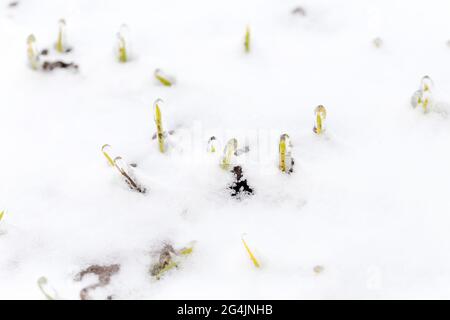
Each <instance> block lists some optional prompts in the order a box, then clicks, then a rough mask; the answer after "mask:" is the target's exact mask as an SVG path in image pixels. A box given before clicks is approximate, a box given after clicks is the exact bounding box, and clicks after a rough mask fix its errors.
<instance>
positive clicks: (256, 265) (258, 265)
mask: <svg viewBox="0 0 450 320" xmlns="http://www.w3.org/2000/svg"><path fill="white" fill-rule="evenodd" d="M241 240H242V243H243V244H244V247H245V250H246V251H247V253H248V255H249V257H250V260H252V262H253V265H254V266H255V267H256V268H259V267H261V265H260V264H259V261H258V259H256V257H255V255H254V254H253V252H252V251H251V250H250V248H249V246H248V245H247V242H245V240H244V235H242V237H241Z"/></svg>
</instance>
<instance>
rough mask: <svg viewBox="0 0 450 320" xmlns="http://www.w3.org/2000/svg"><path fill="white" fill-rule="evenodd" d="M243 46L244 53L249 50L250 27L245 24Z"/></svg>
mask: <svg viewBox="0 0 450 320" xmlns="http://www.w3.org/2000/svg"><path fill="white" fill-rule="evenodd" d="M244 48H245V52H246V53H249V52H250V27H249V26H247V29H246V31H245V40H244Z"/></svg>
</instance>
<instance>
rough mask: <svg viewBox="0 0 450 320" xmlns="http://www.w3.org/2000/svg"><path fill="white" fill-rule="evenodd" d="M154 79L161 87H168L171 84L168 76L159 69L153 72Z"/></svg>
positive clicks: (171, 81)
mask: <svg viewBox="0 0 450 320" xmlns="http://www.w3.org/2000/svg"><path fill="white" fill-rule="evenodd" d="M154 75H155V78H156V79H157V80H158V81H159V82H161V84H162V85H164V86H166V87H170V86H172V84H173V80H171V79H170V77H169V76H167V75H165V74H164V73H163V72H162V71H161V70H160V69H156V70H155V72H154Z"/></svg>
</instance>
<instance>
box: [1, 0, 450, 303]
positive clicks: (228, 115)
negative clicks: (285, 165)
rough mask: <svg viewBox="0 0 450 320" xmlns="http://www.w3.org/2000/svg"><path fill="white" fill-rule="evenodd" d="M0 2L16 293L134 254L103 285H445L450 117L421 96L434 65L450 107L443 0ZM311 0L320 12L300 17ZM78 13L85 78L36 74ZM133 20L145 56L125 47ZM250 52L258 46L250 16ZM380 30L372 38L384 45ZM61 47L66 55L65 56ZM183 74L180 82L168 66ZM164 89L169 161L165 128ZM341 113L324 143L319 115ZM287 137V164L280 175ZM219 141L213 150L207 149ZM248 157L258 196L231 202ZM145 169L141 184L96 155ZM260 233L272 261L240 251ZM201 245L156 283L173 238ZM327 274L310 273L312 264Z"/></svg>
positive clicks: (33, 295) (379, 290)
mask: <svg viewBox="0 0 450 320" xmlns="http://www.w3.org/2000/svg"><path fill="white" fill-rule="evenodd" d="M8 3H9V1H1V3H0V39H1V44H0V51H1V59H0V70H1V72H0V86H1V92H0V119H1V125H0V148H1V149H0V150H1V158H0V165H1V168H2V169H1V170H0V181H1V184H0V211H1V210H6V213H5V216H4V218H3V220H2V221H0V299H13V298H25V299H44V298H45V297H44V296H43V295H42V293H41V292H40V291H39V288H38V286H37V284H36V283H37V280H38V279H39V278H40V277H41V276H45V277H47V279H48V281H49V284H50V285H51V286H52V287H53V288H54V289H55V290H56V291H57V293H58V296H59V297H60V298H62V299H78V298H79V292H80V290H81V289H82V288H84V287H86V286H87V285H89V284H92V283H95V282H96V280H95V277H91V278H86V279H85V280H83V281H82V282H76V281H74V277H75V275H76V274H77V273H78V272H79V271H81V270H82V269H84V268H86V267H87V266H89V265H92V264H100V265H106V264H113V263H118V264H120V265H121V270H120V272H119V273H118V274H117V275H114V276H112V278H111V283H110V284H109V285H108V286H106V287H104V288H99V289H96V290H95V291H92V297H93V298H97V299H104V298H105V297H106V296H108V295H113V296H114V298H116V299H196V298H204V299H205V298H207V299H216V298H227V299H229V298H235V299H240V298H251V299H337V298H343V299H351V298H361V299H371V298H374V299H380V298H385V299H395V298H447V299H448V298H450V292H449V291H448V287H449V285H450V257H449V255H448V252H450V233H449V232H448V230H449V227H450V217H449V213H450V201H449V196H450V194H449V192H450V188H449V185H450V169H449V164H450V152H449V136H450V124H449V119H448V118H447V117H446V116H445V113H442V112H430V113H428V114H424V113H423V112H422V110H420V109H419V108H417V109H413V108H411V105H410V98H411V95H412V94H413V93H414V92H415V91H416V90H417V89H418V88H419V86H420V80H421V78H422V77H423V76H424V75H429V76H430V77H431V79H433V82H434V86H435V87H434V91H433V98H434V99H435V101H436V106H438V107H439V110H440V111H442V110H444V111H447V112H448V111H450V108H449V107H448V102H449V101H450V97H449V95H448V94H446V92H447V91H448V90H449V89H450V78H449V76H448V74H449V70H448V68H447V67H446V66H447V62H448V59H449V58H450V48H449V47H448V46H447V44H446V43H447V41H448V39H449V37H450V34H449V33H448V29H449V19H448V12H449V10H450V3H445V2H444V1H427V2H425V1H406V0H402V1H401V0H398V1H392V0H390V1H388V0H383V1H381V0H380V1H376V2H373V1H356V0H355V1H354V0H345V1H339V2H337V1H331V0H315V1H312V0H304V1H293V0H286V1H282V2H281V1H276V0H263V1H261V0H259V1H257V0H246V1H242V0H227V1H207V0H191V1H183V0H164V1H162V0H152V1H137V0H133V1H126V2H124V1H116V0H108V1H87V0H77V1H75V0H70V1H69V0H67V1H56V0H40V1H32V0H27V1H26V0H19V4H18V6H17V7H14V8H9V7H8V6H7V5H8ZM299 5H300V6H302V7H303V8H304V9H305V11H306V16H305V17H302V16H300V15H293V14H292V13H291V11H292V10H293V9H294V8H295V7H297V6H299ZM60 18H64V19H65V20H66V22H67V37H68V38H67V39H68V43H69V44H70V45H71V46H73V48H74V51H73V52H72V53H70V54H68V55H67V56H61V55H53V56H54V57H59V58H61V57H62V58H63V59H64V60H66V61H74V62H76V63H77V64H79V66H80V70H79V72H78V73H74V72H71V71H69V70H55V71H53V72H51V73H44V72H42V71H39V72H36V71H33V70H31V69H30V68H29V67H28V66H27V61H26V38H27V36H28V35H29V34H30V33H34V34H35V36H36V38H37V46H38V47H39V48H40V49H43V48H50V49H52V46H53V44H54V42H55V41H56V36H57V26H58V24H57V22H58V20H59V19H60ZM123 23H126V24H127V25H128V26H129V32H130V37H131V40H132V52H131V54H132V57H131V61H129V62H127V63H125V64H120V63H118V62H117V59H116V57H115V53H114V47H115V42H116V33H117V31H118V30H119V28H120V26H121V24H123ZM247 25H248V26H249V27H250V30H251V52H250V53H249V54H245V53H244V48H243V40H244V34H245V29H246V26H247ZM376 37H380V38H381V39H382V46H381V47H380V48H376V47H375V46H374V45H373V39H375V38H376ZM52 50H53V49H52ZM157 68H161V70H163V71H164V72H165V73H167V74H170V75H173V76H174V77H175V78H176V84H175V85H174V86H173V87H164V86H162V85H161V84H159V83H157V82H156V80H155V79H154V77H153V72H154V70H155V69H157ZM157 98H162V99H163V100H164V105H163V107H162V116H163V121H164V128H165V129H166V130H171V129H175V130H176V133H175V134H174V135H173V136H171V137H170V139H171V142H170V143H171V146H170V148H169V150H168V152H167V153H166V154H161V153H160V152H159V151H158V146H157V142H156V141H155V140H152V139H151V137H152V135H153V134H154V133H155V131H156V128H155V124H154V120H153V113H152V112H153V108H152V105H153V102H154V101H155V100H156V99H157ZM319 104H322V105H324V106H325V107H326V108H327V113H328V114H327V119H326V122H325V123H326V126H327V131H326V135H325V136H316V135H314V133H313V132H312V128H313V126H314V109H315V107H316V106H317V105H319ZM283 133H288V134H289V136H290V138H291V140H292V143H293V148H294V149H293V156H294V158H295V160H296V163H295V167H294V169H295V172H294V173H293V174H292V175H285V174H282V173H281V172H280V171H279V170H278V168H277V161H278V140H279V137H280V135H281V134H283ZM212 135H214V136H216V137H217V139H218V141H219V142H220V147H219V152H218V153H217V154H209V153H207V152H206V148H207V141H208V139H209V137H211V136H212ZM233 137H235V138H237V139H238V142H239V147H243V146H245V145H248V146H249V147H250V152H249V153H246V154H244V155H241V156H239V157H237V161H238V162H239V163H240V164H241V165H242V166H243V168H244V172H245V174H246V178H247V179H248V182H249V184H250V186H252V187H253V188H254V189H255V194H254V195H253V196H251V197H249V198H246V199H244V200H242V201H236V200H235V199H232V198H231V197H230V196H229V194H228V193H227V190H226V187H227V185H228V184H229V183H230V182H231V179H232V176H231V174H229V173H228V172H225V171H224V170H222V169H221V168H220V167H219V162H220V155H221V153H222V150H223V146H224V144H225V143H226V141H228V139H230V138H233ZM105 143H108V144H110V145H111V146H112V150H113V151H114V154H115V155H120V156H122V157H123V158H124V159H125V161H127V162H128V163H137V164H138V167H137V168H136V169H135V174H136V177H137V179H139V181H140V182H141V183H143V184H144V185H145V186H146V187H147V189H148V192H147V194H145V195H143V194H140V193H137V192H133V191H131V190H129V189H128V187H127V185H126V184H125V182H124V181H123V180H122V179H121V177H120V175H119V174H118V172H117V171H115V170H114V169H112V168H111V167H109V166H108V164H107V162H106V159H105V158H104V157H103V155H102V154H101V152H100V148H101V146H102V145H103V144H105ZM243 234H246V236H245V239H246V241H247V242H248V244H249V246H250V248H251V249H252V251H253V253H254V254H255V256H256V257H257V258H258V259H259V261H260V263H261V268H260V269H256V268H255V267H254V266H253V264H252V262H251V260H250V259H249V257H248V254H247V252H246V251H245V248H244V246H243V245H242V242H241V236H242V235H243ZM191 241H195V245H194V251H193V253H192V255H190V256H188V257H186V258H185V259H184V260H183V262H182V264H181V267H180V268H179V269H177V270H172V271H170V272H169V273H167V274H166V275H165V276H164V277H163V278H162V279H161V280H159V281H157V280H154V279H152V278H151V276H150V275H149V273H148V270H149V268H150V266H151V264H152V263H154V262H155V259H157V257H155V255H154V254H152V253H154V251H155V250H156V249H157V248H158V247H160V245H161V244H162V243H163V242H170V243H172V244H173V245H174V246H175V247H176V248H181V247H183V246H186V245H188V244H189V243H190V242H191ZM318 265H320V266H323V267H324V270H323V272H322V273H320V274H315V273H314V271H313V269H314V267H315V266H318Z"/></svg>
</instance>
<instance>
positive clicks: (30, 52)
mask: <svg viewBox="0 0 450 320" xmlns="http://www.w3.org/2000/svg"><path fill="white" fill-rule="evenodd" d="M27 56H28V62H29V64H30V66H31V68H32V69H33V70H37V69H38V67H39V61H38V60H39V55H38V53H37V50H36V37H35V36H34V34H30V35H29V36H28V38H27Z"/></svg>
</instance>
